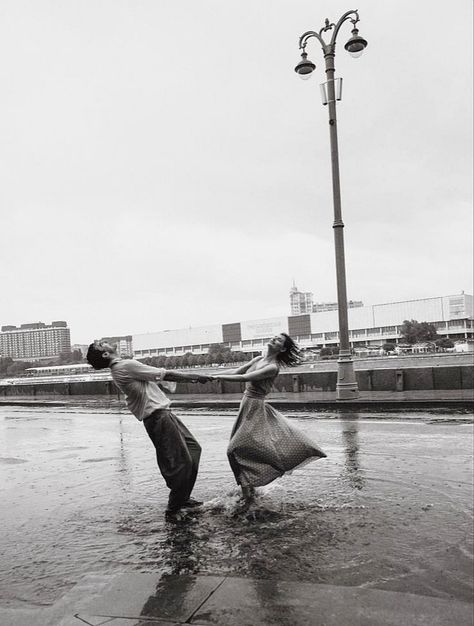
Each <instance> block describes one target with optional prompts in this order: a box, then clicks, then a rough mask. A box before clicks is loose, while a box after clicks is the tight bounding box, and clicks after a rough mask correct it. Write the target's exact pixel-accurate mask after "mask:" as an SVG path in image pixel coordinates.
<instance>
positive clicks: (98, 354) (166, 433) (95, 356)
mask: <svg viewBox="0 0 474 626" xmlns="http://www.w3.org/2000/svg"><path fill="white" fill-rule="evenodd" d="M86 358H87V360H88V362H89V363H90V364H91V365H92V367H93V368H94V369H96V370H100V369H105V368H107V367H110V369H111V371H112V378H113V380H114V383H115V384H116V385H117V387H118V388H119V390H120V391H121V392H122V393H123V394H124V395H125V396H126V400H127V406H128V408H129V410H130V411H131V413H133V415H135V417H136V418H137V419H138V420H139V421H141V422H143V424H144V426H145V428H146V431H147V433H148V435H149V437H150V439H151V440H152V442H153V445H154V446H155V448H156V460H157V462H158V467H159V468H160V471H161V474H162V476H163V478H164V479H165V481H166V484H167V486H168V487H169V489H170V494H169V499H168V508H167V509H166V513H167V515H175V514H176V513H177V512H178V511H179V510H180V509H183V508H189V507H195V506H199V505H200V504H202V502H198V501H196V500H193V499H191V498H190V496H191V491H192V490H193V487H194V483H195V482H196V476H197V472H198V467H199V458H200V456H201V446H200V445H199V444H198V442H197V441H196V440H195V439H194V437H193V436H192V434H191V433H190V432H189V430H188V429H187V428H186V426H185V425H184V424H183V423H182V422H181V421H180V420H179V419H178V418H177V417H176V415H174V414H173V413H172V412H171V411H170V404H171V403H170V400H169V399H168V398H167V397H166V395H165V394H164V393H163V392H162V391H161V389H160V387H159V386H158V384H157V383H158V382H160V385H161V386H163V387H165V388H167V389H168V390H169V391H174V390H175V389H176V382H177V381H180V380H182V381H187V382H201V383H204V382H207V381H208V380H211V379H210V377H209V376H201V375H199V374H192V373H188V374H185V373H181V372H175V371H171V370H166V369H163V368H158V367H151V366H150V365H145V364H144V363H140V362H139V361H136V360H135V359H122V358H120V356H119V355H118V354H117V346H115V345H113V344H110V343H108V342H106V341H95V342H94V343H91V345H90V346H89V349H88V351H87V357H86ZM167 381H173V382H171V384H170V383H169V382H167Z"/></svg>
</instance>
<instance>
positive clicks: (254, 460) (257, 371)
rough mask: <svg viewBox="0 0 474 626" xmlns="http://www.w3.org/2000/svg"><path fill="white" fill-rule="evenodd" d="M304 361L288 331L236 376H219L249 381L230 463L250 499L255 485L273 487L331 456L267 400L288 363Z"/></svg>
mask: <svg viewBox="0 0 474 626" xmlns="http://www.w3.org/2000/svg"><path fill="white" fill-rule="evenodd" d="M298 361H299V348H298V347H297V345H296V344H295V342H294V341H293V339H292V338H291V337H289V336H288V335H287V334H286V333H280V334H279V335H276V336H275V337H273V339H271V340H270V341H269V342H268V344H267V351H266V354H265V355H264V356H259V357H257V358H255V359H253V360H252V361H250V362H249V363H247V364H245V365H243V366H242V367H239V368H238V369H236V370H234V371H233V372H228V373H225V374H218V375H215V376H213V378H214V379H217V380H228V381H233V382H245V383H246V384H245V392H244V396H243V398H242V402H241V404H240V409H239V415H238V417H237V421H236V422H235V424H234V428H233V429H232V435H231V439H230V442H229V446H228V448H227V456H228V458H229V463H230V466H231V468H232V471H233V472H234V476H235V479H236V481H237V484H239V485H240V486H241V488H242V494H243V497H244V499H245V500H246V501H250V500H251V499H252V497H253V495H254V492H255V487H259V486H262V485H267V484H268V483H270V482H272V480H275V478H278V477H279V476H282V475H283V474H284V473H285V472H288V471H290V470H292V469H294V468H295V467H297V466H298V465H300V464H301V463H303V462H304V461H307V460H309V459H311V457H315V458H321V457H325V456H326V455H325V453H324V452H323V451H322V450H321V449H320V448H318V446H317V445H316V444H315V443H313V442H312V441H311V440H310V439H309V437H307V436H306V435H305V434H304V433H302V432H301V431H300V430H298V429H297V428H295V427H294V426H293V425H292V424H290V422H289V421H288V420H287V419H286V418H285V417H283V415H281V414H280V413H279V412H278V411H276V410H275V409H274V408H273V407H272V406H270V405H269V404H267V403H266V402H265V396H266V395H267V393H269V391H270V389H271V387H272V384H273V381H274V380H275V378H276V377H277V375H278V373H279V371H280V367H281V366H282V365H286V366H293V365H296V364H297V363H298Z"/></svg>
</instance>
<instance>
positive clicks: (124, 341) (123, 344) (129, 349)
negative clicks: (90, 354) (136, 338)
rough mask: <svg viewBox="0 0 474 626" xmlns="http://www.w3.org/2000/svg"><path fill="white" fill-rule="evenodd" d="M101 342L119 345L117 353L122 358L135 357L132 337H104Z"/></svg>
mask: <svg viewBox="0 0 474 626" xmlns="http://www.w3.org/2000/svg"><path fill="white" fill-rule="evenodd" d="M99 341H107V343H111V344H117V353H118V354H119V355H120V356H129V357H130V356H133V341H132V335H121V336H120V337H102V339H100V340H99Z"/></svg>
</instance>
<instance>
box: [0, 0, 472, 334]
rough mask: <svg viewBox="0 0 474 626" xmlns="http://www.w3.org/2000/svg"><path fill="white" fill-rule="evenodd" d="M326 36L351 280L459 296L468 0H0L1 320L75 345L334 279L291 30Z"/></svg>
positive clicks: (362, 295) (360, 287) (230, 316)
mask: <svg viewBox="0 0 474 626" xmlns="http://www.w3.org/2000/svg"><path fill="white" fill-rule="evenodd" d="M351 8H358V9H359V13H360V18H361V21H360V24H359V27H360V34H361V35H362V36H363V37H365V38H366V39H367V40H368V42H369V45H368V48H367V50H366V52H365V54H364V55H363V56H362V57H360V58H359V59H352V58H351V57H350V56H349V55H348V54H347V53H346V52H345V50H344V43H345V42H346V40H347V39H348V38H349V36H350V24H347V25H346V26H343V28H342V29H341V31H340V34H339V38H338V49H337V54H336V75H337V76H342V77H343V78H344V87H343V100H342V102H341V103H340V104H339V105H338V128H339V148H340V165H341V183H342V212H343V219H344V222H345V225H346V228H345V238H346V264H347V282H348V296H349V298H352V299H362V300H363V301H364V303H366V304H372V303H378V302H390V301H398V300H405V299H410V298H417V297H430V296H436V295H447V294H451V293H458V292H460V291H461V290H465V291H466V292H468V293H472V282H473V279H472V208H471V207H472V178H471V177H472V6H471V0H457V1H456V2H455V3H446V2H440V1H439V0H429V1H428V0H422V1H417V2H413V0H396V1H395V0H384V1H383V2H381V1H380V0H370V1H369V0H365V1H364V0H361V1H360V2H358V3H357V4H355V5H354V6H351V5H350V4H347V2H346V1H344V2H341V1H340V0H326V1H321V2H314V0H311V1H310V0H285V1H284V0H260V1H258V2H256V1H255V0H238V1H237V0H227V1H225V2H224V1H222V0H180V2H176V1H175V0H160V1H157V0H76V1H72V0H55V1H46V0H31V1H29V2H28V1H25V0H1V2H0V58H1V61H0V81H1V92H0V93H1V97H0V137H1V139H0V167H1V174H2V175H1V184H0V202H1V205H0V206H1V215H2V217H1V222H0V223H1V225H2V226H1V234H0V246H1V248H0V279H1V286H2V289H1V296H0V324H1V325H3V324H21V323H25V322H33V321H38V320H41V321H44V322H47V323H48V322H51V321H52V320H57V319H65V320H67V321H68V322H69V325H70V327H71V337H72V341H73V342H74V343H87V342H89V341H90V340H92V339H94V338H97V337H100V336H103V335H112V334H128V333H140V332H147V331H158V330H163V329H167V328H182V327H185V326H199V325H205V324H209V323H220V322H234V321H239V320H245V319H255V318H263V317H271V316H278V315H286V314H288V313H289V298H288V292H289V289H290V287H291V283H292V279H293V278H295V280H296V284H297V285H298V287H299V288H300V289H301V290H303V291H313V292H314V294H315V299H316V300H319V301H322V300H333V299H335V296H336V282H335V267H334V245H333V229H332V221H333V208H332V187H331V174H330V153H329V131H328V128H329V127H328V121H327V120H328V112H327V108H326V107H323V106H322V104H321V101H320V95H319V83H321V82H323V81H324V80H325V77H324V69H323V68H324V61H323V57H322V53H321V50H320V48H319V44H317V42H316V40H312V42H311V43H310V44H309V45H308V52H309V57H310V58H311V59H312V60H313V61H314V62H315V63H316V65H317V66H318V68H317V71H316V73H315V75H314V76H313V78H312V80H310V81H301V80H299V79H298V77H297V76H296V74H295V72H294V66H295V65H296V63H297V62H298V60H299V52H298V38H299V36H300V35H301V34H302V33H303V32H304V31H306V30H311V29H312V30H319V29H320V28H321V27H322V26H323V24H324V19H325V18H326V17H329V18H330V19H331V21H336V20H337V19H338V18H339V17H340V16H341V15H342V14H343V13H344V12H345V11H346V10H349V9H351Z"/></svg>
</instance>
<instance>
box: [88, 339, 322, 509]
mask: <svg viewBox="0 0 474 626" xmlns="http://www.w3.org/2000/svg"><path fill="white" fill-rule="evenodd" d="M298 357H299V350H298V347H297V346H296V344H295V343H294V341H293V340H292V339H291V337H289V336H288V335H287V334H286V333H280V334H279V335H276V336H275V337H274V338H273V339H271V340H270V341H269V342H268V345H267V350H266V353H265V355H263V356H259V357H257V358H255V359H252V360H251V361H249V363H246V364H245V365H243V366H241V367H239V368H238V369H236V370H233V371H230V372H226V373H223V374H218V375H215V376H203V375H200V374H197V373H195V372H193V373H184V372H176V371H171V370H166V369H162V368H157V367H151V366H150V365H144V364H143V363H140V362H139V361H135V360H134V359H121V358H120V356H119V355H118V354H117V348H116V346H114V345H112V344H110V343H107V342H106V341H100V342H97V341H96V342H94V343H92V344H91V345H90V346H89V349H88V352H87V360H88V362H89V363H90V364H91V365H92V367H93V368H94V369H105V368H107V367H110V369H111V371H112V378H113V380H114V382H115V384H116V385H117V387H118V388H119V390H120V391H121V392H122V393H124V394H125V396H126V399H127V406H128V408H129V410H130V411H131V412H132V413H133V414H134V415H135V417H136V418H137V419H138V420H139V421H143V424H144V426H145V428H146V431H147V433H148V435H149V437H150V439H151V440H152V442H153V445H154V446H155V448H156V458H157V462H158V466H159V468H160V471H161V473H162V475H163V478H164V479H165V481H166V484H167V486H168V487H169V489H170V495H169V499H168V508H167V510H166V512H167V514H170V515H174V514H175V513H177V512H178V511H180V510H182V509H188V508H190V507H196V506H199V505H200V504H202V503H201V502H198V501H197V500H193V499H192V498H191V497H190V496H191V491H192V489H193V487H194V483H195V482H196V477H197V472H198V466H199V458H200V456H201V447H200V445H199V444H198V443H197V441H196V440H195V439H194V437H193V436H192V434H191V433H190V432H189V430H188V429H187V428H186V426H185V425H184V424H183V423H182V422H181V421H180V420H179V419H178V418H177V417H176V416H175V415H174V414H173V413H172V412H171V410H170V408H169V407H170V401H169V399H168V398H167V396H166V395H165V394H164V393H163V391H162V390H161V389H160V387H159V386H158V383H159V385H160V386H162V387H164V388H166V389H168V390H169V391H171V392H173V391H174V390H175V389H176V382H178V381H185V382H200V383H205V382H208V381H210V380H228V381H234V382H245V383H246V385H245V392H244V397H243V398H242V402H241V405H240V409H239V414H238V417H237V421H236V422H235V425H234V427H233V429H232V435H231V439H230V442H229V447H228V449H227V454H228V458H229V463H230V466H231V468H232V471H233V473H234V476H235V479H236V481H237V484H239V485H240V486H241V488H242V493H243V497H244V499H245V501H246V502H250V501H251V499H252V497H253V494H254V490H255V487H259V486H262V485H267V484H268V483H270V482H271V481H272V480H275V478H278V477H279V476H282V475H283V474H284V473H285V472H287V471H290V470H292V469H294V468H295V467H297V466H298V465H300V464H301V463H303V462H305V461H307V460H310V459H311V458H321V457H325V456H326V455H325V454H324V452H323V451H322V450H321V449H320V448H319V447H318V446H316V444H314V443H313V442H312V441H311V440H310V439H309V438H308V437H307V436H306V435H305V434H304V433H302V432H300V431H299V430H298V429H297V428H295V427H294V426H293V425H291V424H290V423H289V421H288V420H286V418H284V417H283V416H282V415H281V414H280V413H279V412H278V411H276V410H275V409H274V408H273V407H272V406H270V405H269V404H266V402H265V396H266V395H267V393H268V392H269V391H270V389H271V387H272V384H273V381H274V380H275V378H276V376H277V375H278V373H279V371H280V366H281V365H284V366H285V365H286V366H292V365H296V363H297V362H298Z"/></svg>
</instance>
